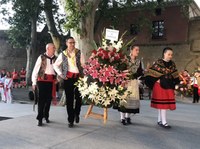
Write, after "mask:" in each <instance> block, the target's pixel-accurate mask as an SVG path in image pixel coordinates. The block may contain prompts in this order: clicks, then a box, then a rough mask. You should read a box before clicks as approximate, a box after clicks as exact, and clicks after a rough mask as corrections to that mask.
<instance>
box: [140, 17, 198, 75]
mask: <svg viewBox="0 0 200 149" xmlns="http://www.w3.org/2000/svg"><path fill="white" fill-rule="evenodd" d="M166 46H169V47H171V48H173V50H174V56H173V59H174V61H175V62H176V65H177V68H178V70H179V71H180V70H184V69H187V70H188V71H189V72H190V73H192V72H193V71H194V69H197V68H198V67H200V18H195V19H192V20H190V21H189V28H188V41H187V42H185V43H179V44H168V45H154V46H149V45H148V46H141V47H140V49H141V50H140V56H141V57H143V59H144V65H145V66H146V64H147V63H148V62H149V63H152V62H153V61H154V60H156V59H157V58H159V57H161V54H162V49H163V48H164V47H166Z"/></svg>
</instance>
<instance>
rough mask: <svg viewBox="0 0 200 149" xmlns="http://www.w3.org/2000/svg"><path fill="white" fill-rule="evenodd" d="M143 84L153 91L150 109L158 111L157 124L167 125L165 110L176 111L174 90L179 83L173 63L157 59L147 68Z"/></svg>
mask: <svg viewBox="0 0 200 149" xmlns="http://www.w3.org/2000/svg"><path fill="white" fill-rule="evenodd" d="M158 80H159V81H158ZM145 83H146V85H147V86H148V87H149V88H151V89H153V91H152V99H151V107H152V108H156V109H158V124H161V122H162V124H163V125H164V124H167V122H166V110H167V109H169V110H175V109H176V102H175V94H174V89H175V85H176V84H178V83H179V75H178V71H177V69H176V66H175V63H174V62H173V61H169V62H166V61H164V60H163V59H158V60H157V61H156V62H155V63H154V64H153V66H151V67H150V68H149V70H148V72H147V74H146V77H145Z"/></svg>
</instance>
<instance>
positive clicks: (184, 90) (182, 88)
mask: <svg viewBox="0 0 200 149" xmlns="http://www.w3.org/2000/svg"><path fill="white" fill-rule="evenodd" d="M179 78H180V83H179V84H178V85H176V87H175V89H176V91H177V92H179V93H180V94H181V95H183V96H188V95H192V88H191V81H190V80H191V79H190V75H189V74H188V73H187V71H182V72H180V73H179Z"/></svg>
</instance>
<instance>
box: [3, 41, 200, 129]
mask: <svg viewBox="0 0 200 149" xmlns="http://www.w3.org/2000/svg"><path fill="white" fill-rule="evenodd" d="M66 46H67V48H66V49H65V50H64V51H63V52H61V53H60V54H59V55H58V57H56V56H55V45H54V44H53V43H48V44H47V45H46V52H45V53H43V54H41V55H40V56H39V57H38V59H37V61H36V63H35V67H34V69H33V72H32V77H31V79H32V89H33V92H34V93H38V95H37V97H38V100H37V104H38V113H37V117H36V119H37V120H38V126H43V119H45V120H46V122H47V123H50V120H49V111H50V107H51V102H52V99H56V92H58V90H56V89H58V83H59V82H60V81H61V80H62V81H63V88H64V94H63V95H64V96H65V99H66V102H64V104H65V105H66V111H67V114H68V118H67V119H68V127H69V128H73V127H74V123H79V121H80V117H79V115H80V112H81V105H82V98H81V96H80V92H79V90H78V88H77V87H76V82H77V81H78V79H79V78H80V77H83V66H84V64H85V58H84V55H83V54H82V52H81V50H79V49H77V48H75V40H74V38H73V37H69V38H68V39H67V40H66ZM139 51H140V48H139V46H137V45H133V46H131V47H130V49H129V52H130V54H129V65H128V70H127V71H128V72H129V73H130V75H129V81H128V83H127V86H126V87H127V90H129V91H130V92H131V94H130V96H129V97H128V99H126V103H124V104H123V105H120V106H119V107H117V109H118V111H119V112H120V118H119V119H120V120H121V123H122V125H129V124H131V123H132V122H131V117H130V115H131V114H136V113H139V112H140V98H141V95H140V91H139V81H138V80H139V79H140V80H143V82H144V83H145V85H146V86H147V87H148V88H149V89H151V90H152V95H151V104H150V106H151V107H152V108H155V109H157V111H158V119H157V122H156V123H157V124H158V126H161V127H163V128H166V129H169V128H171V126H170V125H169V124H168V121H167V110H175V109H176V100H175V90H177V91H182V93H185V90H188V89H192V93H193V99H194V100H193V102H194V103H195V102H199V95H200V71H195V72H194V73H193V76H192V77H190V75H189V73H188V72H187V71H186V70H184V71H182V72H180V73H178V70H177V68H176V65H175V63H174V62H173V61H172V58H173V49H172V48H170V47H166V48H164V49H163V52H162V54H161V58H159V59H158V60H156V61H155V62H154V63H153V64H152V65H149V66H148V68H147V69H146V70H144V69H143V68H142V63H141V60H140V59H138V55H139ZM25 76H26V71H25V70H24V68H22V70H21V71H20V72H19V73H18V72H16V70H15V69H14V71H13V72H12V73H10V72H6V71H5V70H2V71H1V76H0V78H1V79H0V92H1V98H2V101H5V102H7V103H11V102H12V96H11V94H10V92H11V88H12V86H13V87H19V86H20V87H21V86H25V84H26V82H25V80H26V79H25ZM19 84H20V85H19ZM56 86H57V87H56Z"/></svg>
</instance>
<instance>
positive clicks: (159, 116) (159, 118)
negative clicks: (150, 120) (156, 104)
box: [158, 109, 162, 122]
mask: <svg viewBox="0 0 200 149" xmlns="http://www.w3.org/2000/svg"><path fill="white" fill-rule="evenodd" d="M161 121H162V120H161V109H158V122H161Z"/></svg>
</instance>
